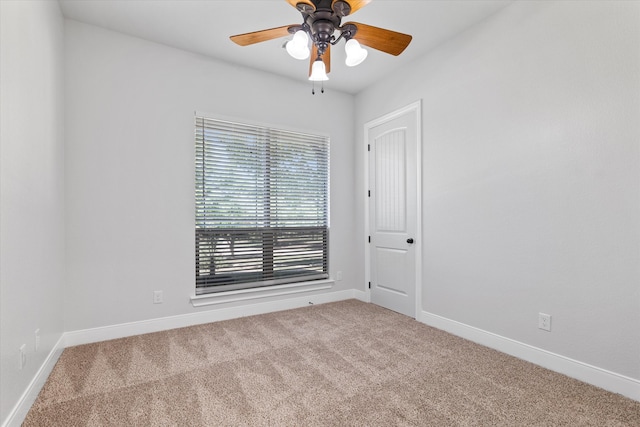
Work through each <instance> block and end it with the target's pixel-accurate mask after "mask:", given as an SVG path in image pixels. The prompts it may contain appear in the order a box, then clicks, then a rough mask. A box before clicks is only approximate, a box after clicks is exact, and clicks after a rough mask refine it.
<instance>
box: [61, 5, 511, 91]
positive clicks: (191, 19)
mask: <svg viewBox="0 0 640 427" xmlns="http://www.w3.org/2000/svg"><path fill="white" fill-rule="evenodd" d="M512 1H514V0H474V1H469V0H440V1H436V0H423V1H418V0H414V1H403V0H374V1H372V2H371V3H370V4H369V5H367V6H366V7H364V8H362V9H360V10H359V11H357V12H356V13H354V14H353V15H350V16H348V17H346V18H344V19H343V22H347V21H357V22H362V23H365V24H369V25H375V26H378V27H382V28H387V29H390V30H394V31H399V32H402V33H407V34H411V35H412V36H413V40H412V41H411V44H410V45H409V47H407V49H406V50H405V51H404V52H403V53H402V54H401V55H400V56H397V57H396V56H391V55H388V54H386V53H382V52H379V51H376V50H374V49H368V50H369V56H368V58H367V59H366V61H365V62H363V63H362V64H360V65H359V66H357V67H354V68H350V67H347V66H346V65H345V64H344V59H345V54H344V48H343V45H344V43H342V42H340V43H339V45H336V46H335V47H334V49H332V52H331V54H332V58H331V73H330V74H329V78H330V80H329V82H327V83H326V87H328V88H333V89H337V90H341V91H344V92H347V93H352V94H355V93H358V92H359V91H361V90H362V89H364V88H366V87H367V86H369V85H371V84H372V83H374V82H375V81H376V80H378V79H379V78H381V77H383V76H385V75H387V74H389V73H391V72H392V71H393V70H394V69H397V68H399V67H403V66H407V65H408V64H409V63H410V62H411V61H413V60H415V59H416V58H418V57H420V56H422V55H424V54H425V53H426V52H428V51H429V50H431V49H433V48H434V47H435V46H437V45H438V44H440V43H442V42H444V41H446V40H447V39H449V38H451V37H452V36H454V35H455V34H457V33H460V32H462V31H464V30H466V29H467V28H469V27H470V26H472V25H474V24H476V23H477V22H479V21H481V20H483V19H485V18H487V17H488V16H490V15H492V14H494V13H496V12H497V11H498V10H500V9H501V8H503V7H505V6H507V5H508V4H510V3H511V2H512ZM59 2H60V5H61V7H62V12H63V14H64V15H65V17H67V18H70V19H75V20H77V21H81V22H85V23H88V24H93V25H97V26H100V27H103V28H107V29H110V30H114V31H119V32H121V33H125V34H129V35H132V36H135V37H140V38H143V39H146V40H150V41H153V42H157V43H162V44H164V45H167V46H172V47H176V48H179V49H183V50H187V51H191V52H195V53H199V54H202V55H206V56H209V57H212V58H216V59H220V60H223V61H226V62H229V63H233V64H239V65H243V66H247V67H251V68H255V69H259V70H262V71H267V72H270V73H274V74H278V75H281V76H285V77H289V78H292V79H296V80H299V81H306V79H307V75H308V74H307V73H308V66H309V63H308V60H305V61H297V60H295V59H293V58H291V57H290V56H289V55H288V54H287V53H286V51H285V49H282V45H283V42H284V41H285V40H286V38H285V39H277V40H271V41H267V42H263V43H258V44H255V45H251V46H246V47H241V46H238V45H236V44H235V43H233V42H231V41H230V40H229V36H231V35H234V34H241V33H247V32H252V31H258V30H263V29H267V28H272V27H279V26H283V25H288V24H300V23H301V21H302V18H301V15H300V13H299V12H298V11H297V10H296V9H295V8H293V7H291V5H289V4H288V3H287V2H286V1H285V0H231V1H230V0H91V1H87V0H59Z"/></svg>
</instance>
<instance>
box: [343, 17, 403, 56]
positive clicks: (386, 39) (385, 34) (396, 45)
mask: <svg viewBox="0 0 640 427" xmlns="http://www.w3.org/2000/svg"><path fill="white" fill-rule="evenodd" d="M347 24H351V25H355V26H356V28H357V29H358V30H357V31H356V35H355V36H354V37H353V38H354V39H356V40H358V42H360V44H363V45H365V46H369V47H371V48H373V49H377V50H380V51H382V52H385V53H388V54H391V55H395V56H398V55H400V54H401V53H402V52H403V51H404V50H405V49H406V47H407V46H409V43H411V39H412V38H413V37H411V36H410V35H409V34H402V33H398V32H396V31H391V30H385V29H384V28H378V27H374V26H372V25H366V24H361V23H359V22H347V23H346V24H344V25H347ZM344 25H343V26H344Z"/></svg>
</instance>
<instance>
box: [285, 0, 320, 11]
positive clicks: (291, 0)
mask: <svg viewBox="0 0 640 427" xmlns="http://www.w3.org/2000/svg"><path fill="white" fill-rule="evenodd" d="M287 3H289V4H290V5H291V6H293V7H295V8H296V9H298V4H300V3H304V4H308V5H309V6H311V7H312V8H313V10H316V5H315V4H313V2H311V0H287ZM298 10H300V9H298Z"/></svg>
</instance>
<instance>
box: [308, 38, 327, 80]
mask: <svg viewBox="0 0 640 427" xmlns="http://www.w3.org/2000/svg"><path fill="white" fill-rule="evenodd" d="M316 59H318V48H317V47H316V45H315V44H314V45H313V46H312V48H311V56H310V57H309V75H311V67H313V63H314V62H315V61H316ZM322 62H324V68H325V71H326V72H327V74H329V73H330V72H331V45H329V46H327V50H325V51H324V54H323V55H322Z"/></svg>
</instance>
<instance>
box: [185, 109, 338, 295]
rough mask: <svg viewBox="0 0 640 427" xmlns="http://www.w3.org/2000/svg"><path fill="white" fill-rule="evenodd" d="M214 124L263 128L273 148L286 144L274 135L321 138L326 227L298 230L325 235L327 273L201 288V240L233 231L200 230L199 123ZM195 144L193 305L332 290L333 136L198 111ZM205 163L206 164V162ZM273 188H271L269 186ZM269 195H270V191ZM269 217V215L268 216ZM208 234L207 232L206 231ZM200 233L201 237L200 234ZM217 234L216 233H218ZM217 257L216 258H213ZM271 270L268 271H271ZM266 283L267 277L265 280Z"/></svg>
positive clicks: (269, 231) (278, 229)
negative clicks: (215, 298) (257, 295)
mask: <svg viewBox="0 0 640 427" xmlns="http://www.w3.org/2000/svg"><path fill="white" fill-rule="evenodd" d="M199 119H200V120H211V121H219V122H225V123H228V124H234V125H238V126H247V127H256V128H261V129H262V130H264V131H266V132H267V133H269V137H268V138H266V141H261V143H266V144H271V145H278V144H283V143H282V142H278V141H276V142H272V141H271V139H272V134H273V133H276V134H277V133H278V132H283V133H288V134H299V135H304V136H306V137H312V138H317V139H318V140H322V141H323V144H324V146H323V147H322V150H324V151H323V155H325V156H326V159H325V163H324V164H323V166H325V167H326V171H325V172H324V174H325V175H324V179H325V181H324V189H323V192H322V193H321V194H322V197H324V225H322V226H314V227H309V226H306V227H305V226H302V227H298V228H300V229H302V230H307V231H308V230H312V229H314V230H315V231H319V232H321V233H323V238H322V239H323V240H322V242H323V243H322V259H323V260H322V264H323V267H322V268H323V270H322V272H316V273H315V274H306V275H303V276H295V275H294V276H293V277H290V278H282V277H280V278H277V279H268V280H259V281H251V282H243V283H240V284H235V283H224V284H218V285H215V284H211V283H208V284H205V285H203V286H198V278H199V275H198V266H199V262H200V256H201V255H200V253H199V247H198V242H199V238H201V236H202V235H204V234H207V233H211V230H216V229H217V231H218V232H223V233H224V232H229V231H231V230H229V229H227V230H223V229H222V228H221V227H217V228H216V227H213V228H202V227H200V228H199V226H198V215H199V212H198V194H197V193H198V183H199V182H198V171H197V167H198V155H199V153H198V150H200V149H201V150H202V151H203V153H202V155H203V156H204V151H205V148H204V146H203V147H202V148H199V146H198V144H202V145H203V144H205V141H204V139H205V138H204V136H203V137H202V142H199V141H198V130H199V127H200V125H199V122H198V120H199ZM194 133H195V135H194V140H195V146H196V147H195V149H196V161H195V163H194V165H195V167H196V170H195V173H194V176H195V179H196V183H195V193H196V194H195V196H196V200H195V202H196V203H195V205H196V212H195V215H194V218H195V219H196V223H195V235H196V236H195V246H196V247H195V256H196V260H195V261H196V284H195V297H193V298H192V303H194V306H196V305H202V304H203V303H199V304H196V303H195V302H194V301H196V302H197V301H198V300H200V299H206V298H210V297H212V296H216V295H219V296H224V295H236V296H237V297H238V298H237V299H246V297H245V296H244V294H246V293H261V294H264V295H267V294H268V295H275V294H289V293H295V292H304V291H306V290H305V289H299V290H296V288H298V287H305V288H307V289H309V290H316V289H326V286H325V285H327V284H328V285H329V287H330V286H331V285H332V284H333V281H332V280H331V279H330V278H329V271H330V270H329V253H330V245H329V235H330V232H329V231H330V145H331V144H330V142H331V139H330V136H329V135H327V134H325V133H321V132H317V131H304V130H299V129H291V128H288V127H283V126H274V125H271V124H265V123H257V122H252V121H249V120H246V119H237V118H230V117H225V116H221V115H218V114H208V113H201V112H198V111H196V112H195V117H194ZM285 139H286V138H283V140H285ZM291 146H293V147H295V144H291V143H290V144H289V147H291ZM272 149H273V148H269V149H267V151H269V150H272ZM203 162H204V160H203ZM202 167H203V168H204V163H202ZM202 176H203V181H202V182H204V180H205V178H204V174H203V175H202ZM269 185H271V184H269ZM267 192H269V191H267ZM267 215H268V214H267ZM293 228H294V227H270V226H267V227H263V226H262V227H258V229H259V230H261V231H260V232H262V233H264V234H265V235H266V234H271V235H273V234H274V233H275V234H277V233H280V232H283V231H284V232H290V231H291V230H292V229H293ZM205 230H206V231H205ZM233 231H234V232H242V231H243V230H242V229H241V228H239V227H236V228H234V229H233ZM251 231H254V232H255V231H256V230H255V229H254V228H251ZM199 233H200V234H199ZM214 233H215V232H214ZM269 248H270V250H271V254H269V253H268V252H269ZM273 248H274V247H273V246H269V247H267V246H265V245H264V244H263V246H262V250H263V256H265V257H266V258H269V255H273ZM212 256H213V255H212ZM271 263H272V264H273V258H271ZM265 265H266V266H268V265H269V263H268V262H267V261H265V264H263V274H264V269H265ZM267 268H268V267H267ZM236 274H238V275H241V274H243V273H236ZM263 279H264V277H263ZM265 291H269V292H267V293H265Z"/></svg>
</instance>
